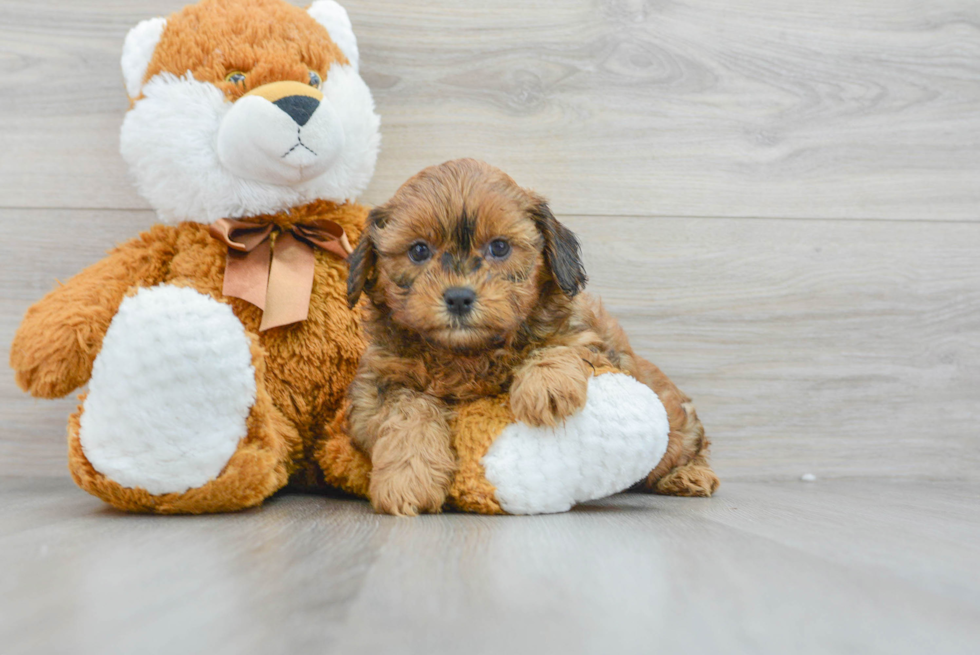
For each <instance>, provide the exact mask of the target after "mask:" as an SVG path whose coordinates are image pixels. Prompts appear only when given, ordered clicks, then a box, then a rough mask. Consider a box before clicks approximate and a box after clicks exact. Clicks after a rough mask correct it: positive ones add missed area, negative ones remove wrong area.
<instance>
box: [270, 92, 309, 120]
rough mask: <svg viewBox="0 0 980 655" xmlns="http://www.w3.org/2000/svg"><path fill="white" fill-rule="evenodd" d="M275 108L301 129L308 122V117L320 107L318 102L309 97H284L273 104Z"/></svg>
mask: <svg viewBox="0 0 980 655" xmlns="http://www.w3.org/2000/svg"><path fill="white" fill-rule="evenodd" d="M272 104H274V105H275V106H276V107H279V109H282V110H283V111H284V112H286V113H287V114H289V117H290V118H292V119H293V120H294V121H296V123H297V125H299V126H300V127H303V126H304V125H306V122H307V121H309V120H310V116H312V115H313V112H315V111H316V108H317V107H319V106H320V101H319V100H317V99H316V98H311V97H309V96H286V97H285V98H280V99H279V100H276V101H275V102H274V103H272Z"/></svg>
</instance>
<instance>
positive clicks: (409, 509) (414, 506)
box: [369, 466, 448, 516]
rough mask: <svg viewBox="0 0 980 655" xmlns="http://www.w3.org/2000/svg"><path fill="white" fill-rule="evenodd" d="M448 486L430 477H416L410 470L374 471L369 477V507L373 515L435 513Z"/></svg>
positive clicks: (439, 507)
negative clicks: (371, 507) (372, 510)
mask: <svg viewBox="0 0 980 655" xmlns="http://www.w3.org/2000/svg"><path fill="white" fill-rule="evenodd" d="M447 488H448V485H443V484H440V481H438V480H436V479H435V477H433V476H432V475H426V474H425V473H421V474H420V473H416V472H415V471H413V469H412V467H410V466H404V467H398V468H394V469H382V470H378V469H375V470H374V471H372V473H371V485H370V490H369V493H370V496H371V505H372V506H373V507H374V510H375V511H376V512H380V513H384V514H394V515H395V516H418V515H419V514H420V513H423V512H430V513H438V512H441V511H442V505H443V503H445V501H446V490H447Z"/></svg>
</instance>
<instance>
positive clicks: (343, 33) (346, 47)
mask: <svg viewBox="0 0 980 655" xmlns="http://www.w3.org/2000/svg"><path fill="white" fill-rule="evenodd" d="M307 11H308V12H309V14H310V16H312V17H313V20H315V21H316V22H318V23H320V25H323V26H324V27H325V28H327V32H328V33H329V34H330V38H331V39H333V42H334V43H336V44H337V47H338V48H340V49H341V50H342V51H343V53H344V56H345V57H347V60H348V61H350V65H351V66H353V67H354V70H357V68H358V64H359V60H360V55H359V54H358V52H357V38H355V37H354V28H353V27H352V26H351V24H350V18H349V17H348V16H347V10H346V9H344V8H343V7H341V6H340V5H339V4H337V3H336V2H334V0H317V1H316V2H314V3H313V4H312V5H310V8H309V9H307Z"/></svg>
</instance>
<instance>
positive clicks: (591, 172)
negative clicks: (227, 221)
mask: <svg viewBox="0 0 980 655" xmlns="http://www.w3.org/2000/svg"><path fill="white" fill-rule="evenodd" d="M182 4H183V0H79V1H73V2H71V3H63V2H53V1H52V0H6V1H5V2H4V3H3V4H2V5H0V44H2V45H0V57H2V59H0V61H2V62H3V66H0V89H3V93H2V94H0V143H2V144H3V147H2V148H0V206H6V207H20V206H23V207H67V208H101V207H111V208H141V207H145V204H144V203H143V201H142V200H140V199H139V198H138V197H137V196H136V194H135V192H134V191H133V189H132V187H131V185H130V184H129V181H128V179H127V176H126V172H125V168H124V166H123V163H122V161H121V160H120V158H119V156H118V154H117V142H118V138H117V133H118V129H119V125H120V122H121V120H122V115H123V113H124V111H125V109H126V98H125V94H124V92H123V88H122V83H121V80H120V74H119V64H118V58H119V53H120V48H121V44H122V40H123V37H124V35H125V32H126V30H127V29H128V28H129V27H131V26H132V25H134V24H135V23H136V22H137V21H139V20H141V19H143V18H146V17H149V16H153V15H160V14H167V13H170V12H172V11H174V10H176V9H178V8H179V7H180V6H181V5H182ZM344 4H345V5H346V6H347V8H348V10H349V12H350V14H351V16H352V19H353V22H354V27H355V29H356V31H357V33H358V35H359V38H360V42H361V52H362V62H363V63H362V69H363V73H364V76H365V79H366V80H367V81H368V83H369V84H370V85H371V87H372V89H373V90H374V93H375V96H376V99H377V101H378V107H379V111H380V113H381V115H382V117H383V135H384V152H383V155H382V157H381V160H380V162H379V166H378V172H377V175H376V177H375V180H374V183H373V184H372V186H371V188H370V189H369V191H368V193H367V194H366V195H365V199H366V200H367V201H369V202H372V203H376V202H380V201H382V200H384V199H386V198H387V197H388V196H389V195H390V194H391V193H392V192H393V191H394V189H395V188H396V187H397V186H398V185H399V184H400V183H401V182H402V181H404V180H405V179H406V178H407V177H408V176H409V175H411V174H412V173H414V172H415V171H417V170H418V169H420V168H422V167H423V166H426V165H429V164H433V163H437V162H440V161H443V160H445V159H449V158H452V157H457V156H462V155H466V156H476V157H480V158H484V159H486V160H488V161H490V162H491V163H494V164H496V165H499V166H501V167H503V168H504V169H505V170H508V171H509V172H511V173H512V174H513V175H514V176H515V177H516V178H517V179H518V180H519V181H521V182H522V183H524V184H527V185H530V186H533V187H535V188H537V189H538V190H539V191H541V192H542V193H544V194H545V195H548V196H551V197H552V198H553V199H554V205H555V207H556V208H557V209H558V210H559V211H561V212H563V213H566V214H571V213H576V214H585V215H608V214H617V215H640V214H642V215H659V216H767V217H823V218H830V217H836V218H886V219H899V218H904V219H914V220H921V219H934V218H941V219H956V220H976V219H977V218H978V216H980V184H977V179H978V176H980V112H977V110H976V108H977V106H978V103H980V38H978V31H980V5H977V4H976V3H973V2H969V1H968V0H936V1H934V2H929V3H922V2H919V1H918V0H895V1H890V0H889V1H886V0H847V1H844V0H831V1H828V2H818V3H814V2H809V3H787V2H781V1H780V0H746V1H744V2H739V3H731V2H728V0H678V1H674V2H662V1H659V0H648V1H643V0H600V1H591V0H574V1H568V2H562V3H534V2H520V1H518V0H501V1H500V2H495V3H491V4H486V3H473V2H466V1H465V0H433V1H430V2H426V3H424V4H419V3H404V2H397V1H396V0H370V1H369V0H347V2H345V3H344Z"/></svg>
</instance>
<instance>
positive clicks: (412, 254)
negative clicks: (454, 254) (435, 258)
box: [408, 241, 432, 264]
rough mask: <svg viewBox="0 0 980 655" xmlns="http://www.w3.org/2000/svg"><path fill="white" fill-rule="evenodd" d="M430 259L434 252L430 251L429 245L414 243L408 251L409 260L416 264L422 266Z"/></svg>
mask: <svg viewBox="0 0 980 655" xmlns="http://www.w3.org/2000/svg"><path fill="white" fill-rule="evenodd" d="M429 257H432V251H431V250H429V246H428V244H426V243H424V242H422V241H417V242H415V243H413V244H412V245H411V247H410V248H409V249H408V258H409V259H411V260H412V261H413V262H415V263H416V264H421V263H422V262H424V261H427V260H428V259H429Z"/></svg>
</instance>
